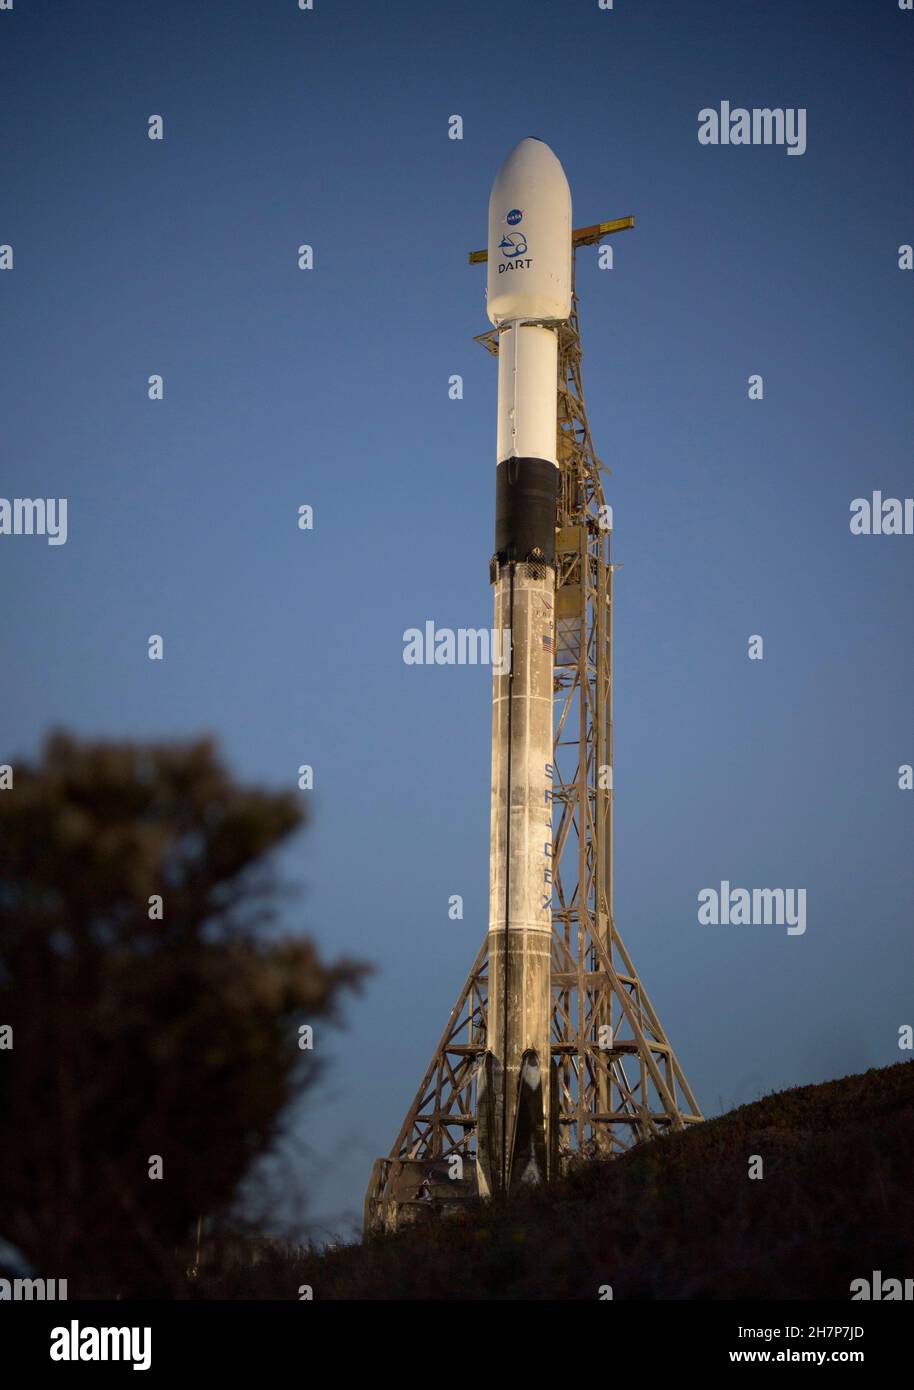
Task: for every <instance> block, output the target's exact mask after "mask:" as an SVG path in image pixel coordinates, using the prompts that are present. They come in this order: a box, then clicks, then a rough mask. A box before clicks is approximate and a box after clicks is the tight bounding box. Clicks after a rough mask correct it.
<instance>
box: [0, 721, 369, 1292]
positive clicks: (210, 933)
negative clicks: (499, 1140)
mask: <svg viewBox="0 0 914 1390" xmlns="http://www.w3.org/2000/svg"><path fill="white" fill-rule="evenodd" d="M301 820H302V813H301V810H300V797H298V796H297V795H296V794H295V793H276V792H271V791H265V790H261V789H257V788H246V787H241V786H239V785H238V784H237V783H236V782H235V781H234V780H233V778H232V777H231V775H230V774H229V773H228V772H227V771H226V769H225V768H224V767H223V766H222V764H221V763H220V761H219V760H218V758H217V756H216V753H215V750H214V746H213V744H212V742H211V741H209V740H205V739H204V740H199V741H194V742H189V743H176V744H165V743H157V744H139V743H110V742H86V741H81V740H79V739H77V738H75V737H72V736H70V735H68V734H64V733H56V734H53V735H51V736H50V737H49V739H48V740H47V742H46V745H45V748H44V751H43V756H42V759H41V761H40V763H39V764H38V765H35V766H29V765H24V764H22V763H17V764H16V765H15V767H14V785H13V788H12V789H8V790H4V791H2V792H0V1030H2V1029H3V1026H4V1025H7V1026H8V1027H7V1031H6V1032H5V1033H4V1032H2V1031H0V1154H2V1180H0V1237H2V1238H5V1239H7V1240H9V1241H11V1242H12V1243H13V1244H14V1245H15V1246H17V1247H18V1248H19V1249H20V1250H21V1251H22V1253H23V1254H24V1255H25V1256H26V1258H27V1259H28V1260H29V1262H30V1263H31V1264H32V1266H33V1267H34V1270H35V1273H36V1275H37V1276H40V1277H43V1278H47V1279H50V1278H56V1279H61V1278H66V1279H67V1280H68V1282H69V1296H70V1297H71V1298H72V1297H76V1296H82V1297H102V1296H112V1295H114V1294H119V1295H122V1296H131V1295H135V1296H166V1297H167V1296H169V1295H173V1294H175V1293H176V1292H178V1290H179V1288H180V1284H181V1270H180V1265H179V1263H178V1262H177V1260H176V1256H175V1250H176V1247H177V1246H178V1245H179V1243H181V1242H182V1241H184V1240H186V1239H187V1237H188V1235H189V1233H190V1231H191V1229H192V1227H193V1224H194V1222H195V1220H196V1218H197V1216H198V1215H199V1214H200V1213H207V1214H209V1215H212V1214H214V1213H219V1212H224V1211H225V1210H226V1209H227V1208H228V1207H229V1206H230V1204H231V1201H232V1198H233V1195H234V1194H235V1193H236V1190H237V1188H238V1186H239V1183H240V1182H241V1180H242V1179H243V1177H244V1176H245V1174H246V1172H247V1171H248V1170H249V1169H250V1167H251V1164H252V1162H253V1161H254V1160H255V1159H256V1158H258V1157H259V1156H260V1155H262V1154H264V1153H265V1152H266V1151H267V1150H268V1149H269V1148H270V1146H271V1144H272V1142H273V1141H274V1139H275V1137H276V1135H277V1132H278V1128H279V1125H280V1120H281V1116H282V1114H283V1111H284V1109H285V1107H286V1105H287V1104H288V1102H289V1101H290V1100H292V1099H293V1097H295V1096H297V1095H298V1094H300V1092H301V1090H302V1089H303V1088H304V1087H305V1086H307V1085H308V1084H309V1082H310V1081H311V1080H313V1078H314V1075H315V1064H314V1062H313V1060H312V1059H313V1053H310V1052H307V1051H303V1050H302V1049H301V1048H300V1046H299V1028H300V1026H301V1025H302V1024H313V1022H314V1020H315V1019H317V1018H329V1017H330V1016H332V1015H333V1014H334V1011H335V1006H336V1005H337V1004H338V1001H339V996H340V993H341V991H343V990H345V989H346V988H348V987H353V986H356V985H357V984H358V982H359V980H360V978H361V976H362V975H363V974H364V971H365V967H364V966H362V965H360V964H358V963H355V962H352V961H348V960H341V961H338V962H336V963H334V964H327V963H325V962H323V961H322V960H321V959H320V957H319V955H318V953H317V951H316V949H315V947H314V945H313V944H312V943H311V942H310V941H308V940H307V939H304V938H303V937H301V936H295V937H291V938H290V937H289V936H288V935H285V936H283V935H280V934H279V933H278V930H277V927H276V912H277V907H278V903H279V899H280V890H279V888H278V886H277V884H276V881H275V876H274V874H273V873H272V872H271V869H270V865H269V862H268V857H269V855H270V852H271V851H272V850H274V849H275V848H276V847H277V846H278V845H280V844H282V843H283V842H284V841H286V840H287V839H288V837H289V836H290V835H291V834H292V832H293V831H295V830H296V828H297V827H298V826H299V824H300V822H301ZM9 1029H11V1030H12V1031H11V1034H10V1032H9ZM318 1032H319V1033H320V1030H318ZM4 1038H5V1039H6V1042H7V1046H6V1047H4V1045H3V1039H4ZM10 1043H11V1046H10V1045H9V1044H10ZM317 1051H318V1054H319V1051H320V1049H319V1048H318V1049H317ZM156 1158H158V1159H159V1160H160V1164H157V1163H156ZM158 1168H160V1170H161V1177H156V1176H154V1174H155V1173H156V1171H157V1169H158ZM151 1174H153V1176H151Z"/></svg>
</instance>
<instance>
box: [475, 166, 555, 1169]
mask: <svg viewBox="0 0 914 1390" xmlns="http://www.w3.org/2000/svg"><path fill="white" fill-rule="evenodd" d="M571 256H572V244H571V193H570V191H569V188H568V181H567V179H566V178H565V174H564V171H563V169H562V166H561V164H560V163H559V161H558V160H557V159H556V157H555V155H554V154H553V153H552V151H551V150H550V149H549V147H548V145H545V144H543V142H542V141H541V140H534V139H526V140H522V141H521V142H520V144H519V145H517V146H516V147H515V149H514V150H513V151H512V152H511V154H510V155H509V156H508V158H507V160H506V161H505V163H504V164H503V165H502V168H501V170H500V171H499V173H498V176H497V178H496V180H495V183H494V185H493V187H492V193H491V197H490V199H489V240H488V258H487V260H488V289H487V308H488V314H489V318H490V320H491V321H492V323H493V324H494V325H495V327H496V329H497V330H498V335H499V339H498V446H497V470H496V513H495V554H494V555H493V557H492V560H491V565H490V578H491V581H492V584H493V586H494V591H495V620H494V625H495V627H496V628H497V629H498V630H499V631H500V632H502V633H510V648H509V650H510V662H504V663H503V664H502V667H501V668H498V669H494V673H493V685H492V784H491V837H490V858H489V934H488V961H489V966H488V1026H487V1037H486V1053H485V1057H484V1059H483V1062H482V1067H481V1069H480V1072H479V1077H478V1104H477V1113H478V1129H477V1180H478V1185H479V1192H480V1194H481V1195H483V1196H488V1195H491V1194H492V1193H494V1192H499V1191H508V1190H511V1189H513V1188H515V1187H516V1186H518V1185H519V1184H521V1183H524V1182H537V1181H544V1180H545V1179H546V1178H547V1177H548V1176H549V1175H550V1172H551V1171H552V1169H553V1166H554V1160H553V1155H554V1152H555V1149H556V1142H555V1137H554V1131H555V1125H556V1116H555V1113H554V1111H555V1106H554V1104H553V1098H552V1096H551V1094H550V1093H551V1090H552V1083H551V1066H550V1052H551V1047H550V1029H551V1018H552V995H551V986H550V971H551V953H552V749H553V728H552V719H553V714H552V711H553V660H554V657H553V653H554V647H555V614H554V598H555V518H556V499H557V491H558V478H559V467H558V460H557V457H556V395H557V380H558V370H557V368H558V326H559V324H561V323H562V322H564V321H565V320H567V318H568V316H569V314H570V312H571V294H572V288H571V284H572V282H571ZM503 650H504V647H503Z"/></svg>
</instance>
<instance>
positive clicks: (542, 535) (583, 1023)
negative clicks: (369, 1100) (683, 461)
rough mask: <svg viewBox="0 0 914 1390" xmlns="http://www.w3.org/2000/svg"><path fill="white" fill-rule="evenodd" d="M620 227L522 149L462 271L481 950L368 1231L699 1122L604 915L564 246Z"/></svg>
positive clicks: (605, 551) (582, 491) (580, 446)
mask: <svg viewBox="0 0 914 1390" xmlns="http://www.w3.org/2000/svg"><path fill="white" fill-rule="evenodd" d="M553 166H554V167H553ZM562 185H563V186H564V188H563V187H562ZM566 199H567V209H566V207H565V201H566ZM544 218H545V219H546V223H547V225H544V222H543V219H544ZM633 225H634V219H633V218H630V217H628V218H620V219H618V220H616V221H613V222H603V223H598V224H595V225H594V226H590V227H585V228H583V229H581V230H578V231H572V230H571V204H570V196H568V195H567V183H565V181H564V173H563V172H562V171H561V166H560V165H559V164H558V161H557V160H556V159H555V156H554V155H553V154H552V152H551V150H549V149H548V146H545V145H543V144H542V142H540V141H533V140H524V141H522V142H521V144H520V145H518V146H517V147H516V149H515V150H514V151H513V152H512V154H511V156H509V159H508V161H506V164H505V165H504V166H503V168H502V170H501V172H500V173H499V176H498V179H496V182H495V185H494V187H493V190H492V200H491V202H490V217H489V247H488V250H487V251H483V252H473V253H472V254H471V255H470V262H471V263H476V262H483V261H488V262H489V292H488V307H489V315H490V318H492V320H493V322H494V323H495V325H496V326H495V328H493V329H492V331H490V332H488V333H484V334H481V335H480V336H479V338H478V339H477V341H478V342H480V343H481V344H483V345H484V346H485V347H486V348H487V349H488V350H489V351H490V352H491V353H492V354H493V355H495V356H496V357H499V358H500V361H499V429H498V460H499V466H498V473H499V476H498V482H497V520H496V553H495V555H494V556H493V558H492V561H491V564H490V578H491V580H492V583H493V586H494V589H495V613H496V616H495V626H496V627H505V628H508V627H509V628H510V629H511V632H512V661H511V670H510V673H508V674H501V675H499V674H494V675H493V745H492V746H493V751H492V812H491V831H492V833H491V845H492V852H491V867H490V920H489V932H488V933H487V935H486V937H485V939H484V940H483V943H482V946H481V948H480V950H479V953H478V955H477V957H476V960H475V961H474V962H473V965H472V968H471V970H470V973H469V976H468V978H467V981H466V983H465V985H464V987H463V989H462V990H461V992H460V994H459V996H458V998H457V1001H456V1003H455V1004H454V1007H453V1009H452V1011H451V1014H450V1017H449V1018H448V1020H447V1024H446V1026H445V1028H444V1031H443V1033H442V1035H441V1039H440V1042H439V1043H438V1046H437V1048H436V1050H435V1053H434V1055H433V1057H432V1059H431V1062H430V1063H429V1065H428V1068H427V1070H426V1073H425V1076H424V1077H423V1079H422V1083H421V1085H420V1087H419V1090H418V1092H417V1093H416V1096H415V1098H414V1100H413V1102H412V1105H411V1106H410V1107H409V1110H408V1111H407V1114H406V1117H405V1119H404V1121H403V1124H402V1126H401V1128H400V1132H399V1134H398V1135H397V1138H396V1140H395V1142H394V1144H393V1146H392V1148H391V1151H390V1154H389V1155H388V1157H386V1158H382V1159H378V1160H376V1162H375V1164H374V1167H373V1170H372V1174H371V1180H370V1183H369V1186H368V1190H367V1193H366V1197H365V1225H366V1229H369V1230H371V1229H387V1230H393V1229H396V1228H397V1227H399V1226H402V1225H404V1224H408V1223H411V1222H414V1221H421V1220H424V1219H428V1217H429V1216H430V1215H434V1214H436V1213H442V1212H446V1211H448V1210H449V1209H453V1208H454V1206H455V1205H457V1204H459V1203H461V1202H462V1201H464V1200H465V1199H466V1198H467V1197H470V1196H476V1195H483V1196H489V1195H493V1194H495V1193H498V1192H504V1191H510V1190H512V1189H513V1188H516V1187H517V1186H518V1185H519V1184H521V1183H523V1182H529V1181H542V1180H546V1179H549V1178H552V1177H555V1176H558V1175H560V1174H562V1173H563V1172H565V1171H567V1169H568V1167H569V1165H570V1164H572V1163H574V1162H576V1161H580V1160H585V1159H588V1158H592V1157H610V1156H613V1155H616V1154H619V1153H621V1152H624V1151H625V1150H626V1149H628V1148H630V1147H631V1146H632V1145H634V1144H637V1143H642V1142H644V1141H647V1140H651V1139H654V1138H656V1137H659V1136H661V1135H663V1134H665V1133H668V1132H669V1131H672V1130H679V1129H682V1128H684V1127H685V1126H686V1125H690V1124H694V1123H696V1122H698V1121H700V1119H701V1115H700V1113H699V1110H698V1106H697V1104H696V1102H695V1098H694V1096H693V1095H692V1092H691V1090H690V1089H689V1085H688V1082H687V1081H686V1079H685V1076H684V1074H683V1071H682V1068H681V1066H680V1065H679V1062H678V1061H677V1059H676V1056H675V1053H674V1052H673V1049H672V1047H671V1045H670V1043H669V1040H668V1039H667V1036H666V1033H665V1032H664V1030H663V1026H662V1024H661V1022H660V1019H659V1018H658V1016H657V1013H656V1012H655V1010H654V1008H653V1006H652V1004H651V1002H650V1000H649V998H648V996H647V993H646V991H645V989H644V986H643V984H642V983H641V980H640V978H639V976H638V973H637V971H636V969H635V966H634V964H633V962H632V959H631V957H630V956H629V954H628V951H627V950H626V948H625V945H624V944H623V942H622V938H621V936H620V934H619V931H618V929H617V927H616V923H615V917H614V912H613V783H612V769H613V752H612V697H613V681H612V621H613V568H614V567H613V561H612V558H611V539H612V528H611V524H610V515H611V513H610V511H609V508H608V507H607V505H606V499H605V496H604V492H603V484H602V479H601V471H604V470H603V467H602V465H601V464H600V462H599V460H598V458H597V456H596V454H595V452H594V447H593V441H592V439H591V435H590V429H589V426H588V423H587V414H586V411H585V406H584V395H583V388H582V383H581V338H580V325H579V312H578V302H577V296H576V294H575V293H574V284H573V274H574V271H573V263H574V251H575V250H576V248H577V247H578V246H585V245H593V244H595V243H596V242H598V241H602V240H603V238H604V237H606V236H608V235H611V234H612V233H614V232H619V231H622V230H624V229H626V228H628V227H631V226H633ZM562 239H565V245H564V247H563V245H562ZM563 250H564V252H565V254H567V264H568V269H567V285H565V284H564V277H565V271H564V269H563ZM528 253H530V254H529V255H528ZM496 256H498V257H499V264H502V263H503V262H504V260H505V259H506V258H507V259H509V260H510V259H513V260H515V261H517V260H518V259H520V258H521V257H522V258H523V259H525V260H528V261H532V262H533V265H534V266H535V267H536V269H537V271H538V276H537V278H536V279H531V280H530V281H529V282H528V283H529V285H530V290H529V292H528V293H527V297H526V299H525V298H524V295H523V294H520V295H518V294H517V293H516V292H515V291H514V284H515V283H517V282H518V281H519V279H520V276H521V275H522V274H523V272H524V270H526V269H529V266H528V267H519V268H518V269H516V270H515V269H514V268H511V269H508V268H507V267H506V269H505V271H504V272H503V274H504V275H507V276H509V277H516V279H515V280H512V291H511V292H510V293H508V292H505V293H504V294H502V293H501V285H500V284H499V283H498V282H497V281H495V278H494V277H495V274H496V273H497V271H496V267H495V266H493V264H492V262H493V260H494V259H495V257H496ZM537 257H538V259H537ZM493 286H494V290H493ZM544 287H545V289H544ZM563 296H564V299H563ZM500 308H504V309H505V313H504V315H500V314H499V312H498V311H499V309H500ZM544 373H545V374H547V375H548V376H549V379H548V380H547V379H546V377H545V376H544ZM551 373H554V374H555V375H554V376H551ZM553 382H554V383H555V385H554V387H553V384H552V383H553ZM544 401H546V402H548V403H549V413H550V418H552V415H553V414H554V419H555V437H554V442H553V440H552V427H551V426H550V427H549V430H548V434H549V438H548V439H546V438H545V434H544V426H543V405H544ZM553 402H554V411H553V405H552V403H553ZM544 456H545V457H544ZM553 477H554V482H553ZM544 496H546V497H547V498H548V500H547V501H546V502H544ZM544 506H546V507H547V510H548V526H547V527H546V528H545V529H544V525H543V509H544ZM543 662H545V663H546V665H545V667H544V666H543ZM544 671H545V674H544ZM545 695H548V699H547V698H545ZM550 706H551V709H550ZM544 721H545V722H544ZM540 744H542V745H543V747H542V748H540ZM539 781H542V782H543V787H540V786H539ZM540 831H543V832H544V833H543V834H541V833H540ZM543 884H545V885H546V886H545V891H543V890H542V885H543ZM540 893H542V896H540Z"/></svg>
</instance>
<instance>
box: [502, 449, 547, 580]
mask: <svg viewBox="0 0 914 1390" xmlns="http://www.w3.org/2000/svg"><path fill="white" fill-rule="evenodd" d="M558 477H559V470H558V469H557V468H556V466H555V464H554V463H550V462H549V460H548V459H535V458H523V459H519V458H510V459H504V460H503V461H502V462H501V463H500V464H499V465H498V468H497V469H496V474H495V556H496V558H497V559H498V560H499V561H501V562H502V563H504V562H505V561H511V560H519V561H523V560H528V559H530V558H531V556H535V557H536V558H537V559H542V560H543V561H545V563H546V564H547V565H554V564H555V504H556V498H557V496H558Z"/></svg>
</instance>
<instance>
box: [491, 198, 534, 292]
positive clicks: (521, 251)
mask: <svg viewBox="0 0 914 1390" xmlns="http://www.w3.org/2000/svg"><path fill="white" fill-rule="evenodd" d="M512 217H516V218H517V219H520V217H521V214H520V212H518V211H517V209H516V208H515V210H514V212H509V213H508V218H507V220H508V221H509V222H510V221H511V218H512ZM498 249H499V251H501V254H502V256H504V260H503V261H502V262H501V264H500V265H499V267H498V273H499V275H501V274H502V273H503V271H505V270H521V269H523V270H529V268H530V266H531V264H532V263H533V257H532V256H528V255H527V238H526V237H525V236H524V234H523V232H506V233H505V235H504V236H503V237H502V239H501V241H500V242H499V243H498ZM523 257H526V259H522V258H523Z"/></svg>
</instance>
